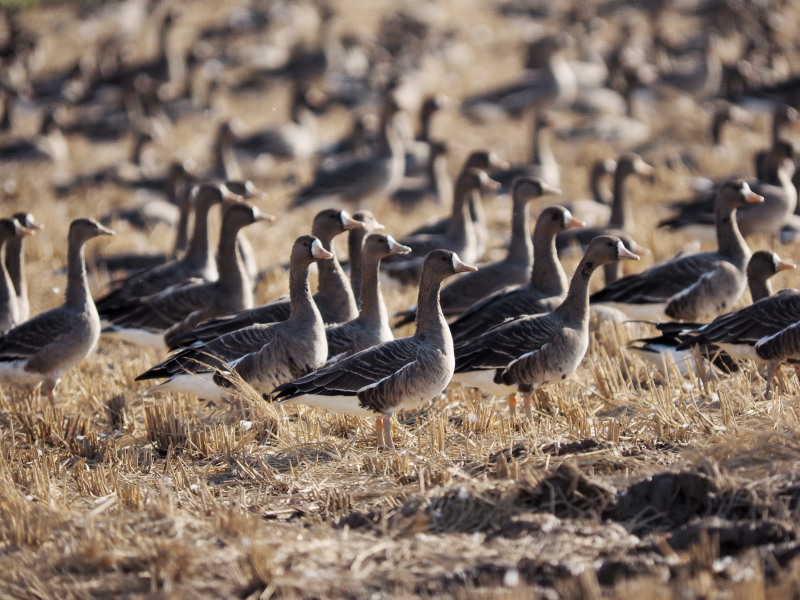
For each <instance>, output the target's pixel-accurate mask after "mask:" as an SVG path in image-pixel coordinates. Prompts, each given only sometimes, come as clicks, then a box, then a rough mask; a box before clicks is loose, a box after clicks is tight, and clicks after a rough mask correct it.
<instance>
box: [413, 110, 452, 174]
mask: <svg viewBox="0 0 800 600" xmlns="http://www.w3.org/2000/svg"><path fill="white" fill-rule="evenodd" d="M447 105H448V99H447V97H446V96H445V95H443V94H436V95H434V96H430V97H428V98H426V99H425V101H424V102H423V103H422V106H421V107H420V109H419V133H418V134H417V137H416V138H415V139H413V140H408V141H405V142H404V143H403V149H404V154H405V156H404V161H405V174H406V177H414V176H415V175H422V174H423V171H424V170H425V167H426V165H429V164H430V160H431V158H430V152H431V150H432V149H433V144H434V142H433V141H432V139H431V123H432V122H433V117H434V115H436V113H437V112H439V111H440V110H442V109H443V108H446V107H447Z"/></svg>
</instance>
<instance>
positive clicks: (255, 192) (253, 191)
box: [222, 179, 267, 200]
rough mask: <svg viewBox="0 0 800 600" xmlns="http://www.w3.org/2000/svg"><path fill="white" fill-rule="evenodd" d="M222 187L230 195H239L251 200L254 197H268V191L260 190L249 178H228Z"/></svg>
mask: <svg viewBox="0 0 800 600" xmlns="http://www.w3.org/2000/svg"><path fill="white" fill-rule="evenodd" d="M222 187H223V189H224V190H225V192H227V193H228V194H229V195H233V196H238V197H239V198H242V199H243V200H249V199H252V198H258V199H262V200H263V199H266V198H267V193H266V192H264V191H262V190H259V189H258V188H257V187H256V186H255V184H254V183H253V182H252V181H250V180H249V179H247V180H244V181H238V180H234V179H228V180H227V181H225V182H224V183H223V184H222Z"/></svg>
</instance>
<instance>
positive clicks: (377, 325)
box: [325, 233, 411, 361]
mask: <svg viewBox="0 0 800 600" xmlns="http://www.w3.org/2000/svg"><path fill="white" fill-rule="evenodd" d="M408 252H411V248H409V247H408V246H404V245H402V244H400V243H398V242H397V241H396V240H395V239H394V238H393V237H392V236H391V235H385V234H382V233H372V234H370V235H369V236H367V238H366V240H365V241H364V249H363V251H362V254H363V259H362V260H363V268H362V275H361V281H362V282H361V286H360V293H361V295H360V298H359V311H358V316H357V317H356V318H355V319H353V320H351V321H348V322H347V323H342V324H339V325H330V326H328V327H326V328H325V337H326V338H327V339H328V360H329V361H337V360H341V359H342V358H344V357H345V356H350V355H351V354H355V353H356V352H359V351H361V350H364V349H365V348H369V347H370V346H374V345H376V344H382V343H383V342H388V341H390V340H392V339H394V336H393V335H392V328H391V327H389V316H388V313H387V311H386V304H385V303H384V301H383V295H382V294H381V288H380V277H379V275H380V266H381V259H383V258H386V257H387V256H392V255H395V254H407V253H408Z"/></svg>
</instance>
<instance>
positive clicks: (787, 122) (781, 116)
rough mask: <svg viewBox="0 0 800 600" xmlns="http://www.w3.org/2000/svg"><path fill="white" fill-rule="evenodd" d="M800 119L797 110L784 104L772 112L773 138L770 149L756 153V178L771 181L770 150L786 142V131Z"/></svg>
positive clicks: (778, 105) (777, 106)
mask: <svg viewBox="0 0 800 600" xmlns="http://www.w3.org/2000/svg"><path fill="white" fill-rule="evenodd" d="M798 119H800V113H798V111H797V109H795V108H792V107H791V106H788V105H786V104H783V103H778V104H776V106H775V108H774V109H773V112H772V138H771V142H772V143H771V145H770V148H768V149H767V150H762V151H761V152H758V153H756V156H755V165H756V178H757V179H762V180H769V178H770V172H771V164H770V149H772V148H774V147H775V146H776V145H777V144H778V143H779V142H781V141H783V140H785V139H786V138H785V137H784V135H785V134H786V130H787V129H789V128H791V126H792V125H793V124H794V123H795V122H796V121H797V120H798Z"/></svg>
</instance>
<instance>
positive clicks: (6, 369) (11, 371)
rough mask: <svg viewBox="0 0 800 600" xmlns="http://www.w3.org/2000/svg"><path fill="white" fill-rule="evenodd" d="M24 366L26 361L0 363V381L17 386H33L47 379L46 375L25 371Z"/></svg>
mask: <svg viewBox="0 0 800 600" xmlns="http://www.w3.org/2000/svg"><path fill="white" fill-rule="evenodd" d="M26 364H28V361H27V360H26V359H23V360H14V361H9V362H2V363H0V379H2V380H4V381H8V382H9V383H16V384H19V385H34V384H37V383H39V382H40V381H43V380H44V379H45V378H46V377H47V375H46V374H42V373H31V372H30V371H26V370H25V365H26Z"/></svg>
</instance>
